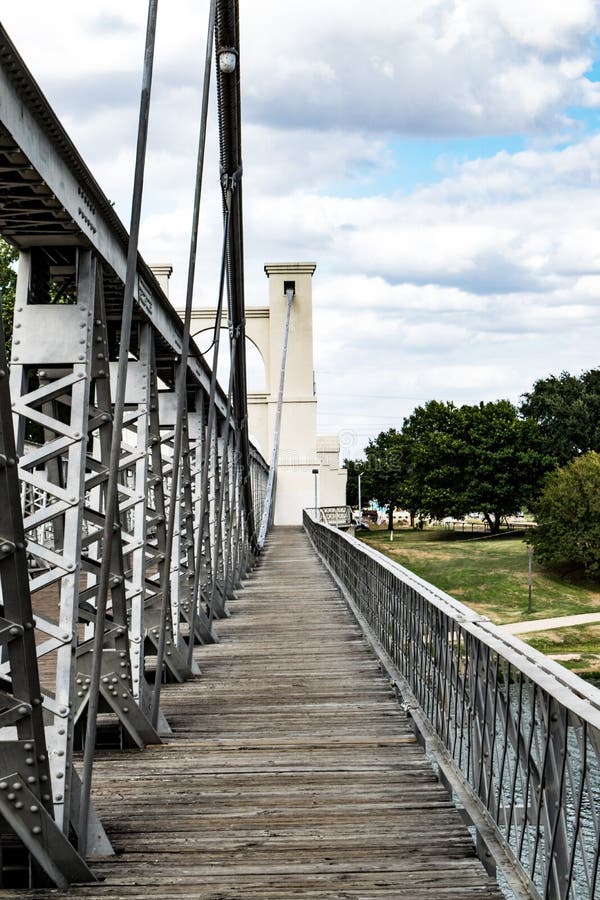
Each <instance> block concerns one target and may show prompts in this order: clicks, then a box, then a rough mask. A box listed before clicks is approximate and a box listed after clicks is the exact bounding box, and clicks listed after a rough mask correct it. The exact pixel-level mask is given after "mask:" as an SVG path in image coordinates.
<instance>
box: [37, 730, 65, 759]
mask: <svg viewBox="0 0 600 900" xmlns="http://www.w3.org/2000/svg"><path fill="white" fill-rule="evenodd" d="M59 734H60V732H59ZM38 762H46V754H45V753H40V755H39V756H38Z"/></svg>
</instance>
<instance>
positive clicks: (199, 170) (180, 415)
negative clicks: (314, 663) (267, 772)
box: [151, 0, 216, 728]
mask: <svg viewBox="0 0 600 900" xmlns="http://www.w3.org/2000/svg"><path fill="white" fill-rule="evenodd" d="M215 15H216V0H211V4H210V10H209V15H208V34H207V37H206V56H205V62H204V83H203V90H202V112H201V115H200V136H199V139H198V157H197V163H196V184H195V190H194V209H193V213H192V230H191V236H190V252H189V260H188V274H187V289H186V297H185V315H184V320H183V338H182V342H181V343H182V346H181V359H180V363H179V369H178V371H177V383H176V397H177V409H176V415H175V434H174V439H173V470H172V476H171V502H170V504H169V519H168V525H167V539H166V553H165V560H164V563H163V570H162V585H161V594H162V600H161V610H160V629H159V637H158V647H157V650H156V671H155V677H154V693H153V695H152V708H151V721H152V725H153V727H154V728H156V727H157V725H158V717H159V711H160V687H161V683H162V667H163V660H164V656H165V646H166V634H165V632H166V623H167V617H168V611H169V604H170V602H171V559H172V555H173V538H174V535H175V511H176V507H177V498H178V496H179V475H180V472H179V469H180V462H181V448H182V440H183V419H184V416H185V415H186V410H187V404H186V397H187V368H188V356H189V349H190V331H191V320H192V301H193V297H194V275H195V272H196V255H197V249H198V223H199V219H200V202H201V199H202V175H203V173H204V152H205V147H206V128H207V119H208V99H209V89H210V72H211V68H212V46H213V35H214V29H215ZM190 643H192V644H193V632H191V633H190Z"/></svg>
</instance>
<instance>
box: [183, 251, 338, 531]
mask: <svg viewBox="0 0 600 900" xmlns="http://www.w3.org/2000/svg"><path fill="white" fill-rule="evenodd" d="M315 269H316V265H315V263H268V264H267V265H266V266H265V272H266V274H267V277H268V279H269V306H268V307H248V308H247V309H246V335H247V338H248V340H250V341H251V342H252V343H253V344H255V346H256V347H257V348H258V350H259V351H260V353H261V355H262V358H263V361H264V364H265V391H264V392H260V393H249V394H248V418H249V429H250V434H251V437H252V438H253V439H254V440H255V441H256V443H257V444H258V449H260V451H261V452H262V453H263V455H264V457H265V459H266V460H267V461H270V459H271V451H272V442H273V432H274V427H275V415H276V410H277V395H278V391H279V376H280V372H281V359H282V351H283V336H284V328H285V313H286V289H287V287H288V285H290V286H291V285H293V287H294V300H293V303H292V309H291V317H290V332H289V340H288V351H287V363H286V371H285V386H284V392H283V408H282V416H281V432H280V440H279V459H278V465H277V499H276V504H275V520H274V521H275V525H298V524H300V523H301V521H302V510H303V509H304V507H307V506H314V496H315V494H314V491H315V475H314V474H313V470H314V469H318V474H317V476H316V480H317V502H318V505H319V506H342V505H344V504H345V502H346V470H345V469H340V468H339V462H338V460H339V440H338V438H337V436H328V437H317V397H316V394H315V382H314V371H313V326H312V277H313V274H314V272H315ZM214 316H215V310H214V309H213V310H210V309H203V308H196V309H194V310H193V313H192V334H195V335H197V334H199V333H200V332H201V331H204V330H206V329H207V328H212V326H213V323H214Z"/></svg>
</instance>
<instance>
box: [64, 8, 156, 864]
mask: <svg viewBox="0 0 600 900" xmlns="http://www.w3.org/2000/svg"><path fill="white" fill-rule="evenodd" d="M157 11H158V0H149V4H148V21H147V25H146V45H145V52H144V69H143V76H142V93H141V98H140V114H139V122H138V136H137V148H136V159H135V174H134V180H133V197H132V201H131V228H130V233H129V245H128V248H127V269H126V275H125V290H124V295H123V317H122V321H121V342H120V348H119V363H118V369H117V385H116V391H115V402H114V409H113V430H112V439H111V445H110V463H109V470H108V480H107V485H106V508H105V520H104V531H103V537H102V562H101V564H100V575H99V579H98V594H97V599H96V620H95V625H94V656H93V666H92V674H91V684H90V690H89V700H88V714H87V725H86V736H85V748H84V754H83V772H82V784H81V800H80V810H79V840H78V849H79V852H80V854H81V855H82V856H83V857H85V854H86V851H87V831H88V818H89V809H90V792H91V788H92V768H93V763H94V750H95V746H96V720H97V716H98V705H99V694H100V677H101V674H102V651H103V648H104V631H105V624H106V604H107V599H108V585H109V580H110V563H111V557H112V554H111V547H112V540H113V526H114V525H115V522H116V517H117V508H118V493H117V492H118V480H119V471H120V470H119V461H120V456H121V437H122V431H123V414H124V409H125V388H126V384H127V365H128V361H129V342H130V338H131V323H132V319H133V292H134V285H135V278H136V272H137V254H138V242H139V234H140V218H141V209H142V194H143V187H144V169H145V163H146V145H147V138H148V120H149V115H150V91H151V87H152V69H153V63H154V44H155V38H156V18H157Z"/></svg>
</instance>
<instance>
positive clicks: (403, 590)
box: [304, 510, 600, 900]
mask: <svg viewBox="0 0 600 900" xmlns="http://www.w3.org/2000/svg"><path fill="white" fill-rule="evenodd" d="M304 526H305V529H306V531H307V533H308V535H309V537H310V539H311V541H312V543H313V545H314V547H315V549H316V551H317V552H318V554H319V555H320V556H321V557H322V559H323V560H324V561H325V563H326V564H327V566H328V568H329V569H330V571H331V573H332V575H333V576H334V577H335V579H336V581H337V582H338V584H339V585H340V587H341V588H342V590H343V591H344V593H345V595H346V598H347V600H348V601H349V603H350V605H351V606H352V607H353V608H354V611H355V613H356V615H357V618H358V619H359V621H361V623H362V624H363V625H364V626H365V627H366V630H367V632H370V633H371V636H372V638H373V640H374V642H375V644H376V645H377V644H378V645H379V649H380V651H381V653H382V655H383V656H384V659H387V661H389V671H391V672H393V673H394V674H395V676H396V683H397V687H398V690H399V692H400V694H401V695H402V698H403V700H404V702H405V704H406V707H407V710H408V711H409V713H410V714H411V715H412V717H413V719H414V720H415V722H416V723H418V725H419V728H420V729H421V730H422V733H423V734H424V735H426V736H427V737H428V743H429V745H430V749H431V750H432V752H433V754H434V756H435V757H436V758H437V760H438V763H440V764H441V768H442V770H443V772H444V779H445V781H446V783H447V784H448V785H449V787H451V788H452V789H453V790H454V791H455V792H456V793H458V794H462V799H463V802H464V803H465V806H466V809H467V810H468V811H469V812H470V813H471V820H472V821H473V822H474V824H475V825H476V827H477V828H478V831H479V838H480V843H481V839H483V841H484V842H485V843H486V844H487V852H488V854H489V852H492V853H493V854H494V856H496V857H499V858H497V861H498V862H499V864H500V866H501V868H502V869H503V871H504V872H505V874H507V873H508V874H507V877H508V878H509V881H510V880H511V879H512V884H513V888H514V891H515V893H516V894H517V895H519V894H520V895H521V896H523V895H525V896H527V895H529V896H533V897H543V898H552V900H554V898H573V900H575V898H579V900H584V898H586V900H589V898H594V897H598V896H600V883H599V881H600V879H599V877H598V867H599V851H600V692H598V690H597V689H596V688H595V687H593V686H591V685H588V684H587V683H586V682H584V681H583V680H582V679H580V678H578V677H577V676H575V675H573V674H572V673H570V672H569V671H568V670H566V669H564V668H563V667H562V666H560V665H558V664H557V663H554V662H553V661H552V660H550V659H548V658H547V657H545V656H543V655H542V654H540V653H538V652H537V651H535V650H533V649H532V648H530V647H529V646H527V645H526V644H524V643H522V642H521V641H519V640H518V639H517V638H514V637H511V636H507V635H505V634H503V633H502V632H501V631H500V630H499V629H498V628H496V627H495V626H494V625H493V624H492V623H491V622H490V621H489V620H488V619H487V618H486V617H484V616H480V615H477V614H476V613H475V612H474V611H473V610H471V609H469V608H468V607H466V606H464V605H463V604H461V603H459V602H458V601H456V600H454V599H453V598H452V597H450V596H449V595H447V594H445V593H444V592H442V591H440V590H438V589H437V588H435V587H433V586H432V585H430V584H428V583H427V582H425V581H423V580H422V579H420V578H418V577H417V576H415V575H414V574H413V573H411V572H409V571H408V570H407V569H404V568H403V567H402V566H399V565H397V564H395V563H393V562H391V561H390V560H389V559H386V557H384V556H382V554H380V553H378V552H377V551H375V550H373V549H371V548H369V547H367V546H365V545H364V544H362V543H361V542H360V541H358V540H357V539H356V538H354V537H352V536H350V535H348V534H346V533H344V532H342V531H340V530H338V529H336V528H333V527H331V526H329V525H326V524H323V523H322V522H319V521H317V520H316V517H315V516H314V513H313V512H312V511H308V510H307V511H305V513H304ZM511 873H512V875H511Z"/></svg>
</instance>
